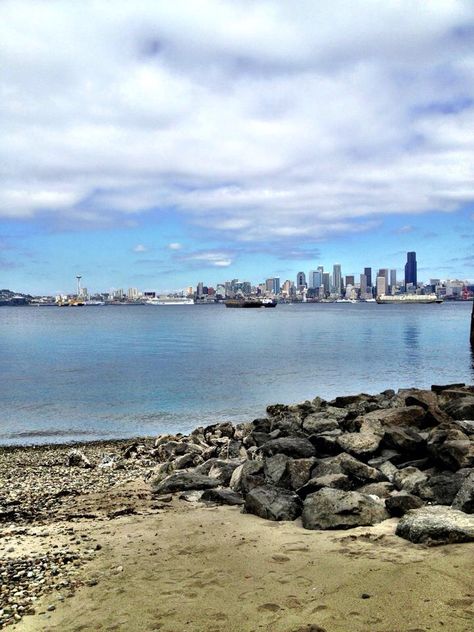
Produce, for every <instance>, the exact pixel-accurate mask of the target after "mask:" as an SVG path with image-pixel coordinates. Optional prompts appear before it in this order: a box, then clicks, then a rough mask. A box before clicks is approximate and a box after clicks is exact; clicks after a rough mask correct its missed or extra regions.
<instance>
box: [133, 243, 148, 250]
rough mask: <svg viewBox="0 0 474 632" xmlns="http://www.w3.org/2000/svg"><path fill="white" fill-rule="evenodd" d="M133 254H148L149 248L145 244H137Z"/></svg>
mask: <svg viewBox="0 0 474 632" xmlns="http://www.w3.org/2000/svg"><path fill="white" fill-rule="evenodd" d="M133 252H148V248H147V247H146V246H144V245H143V244H137V245H136V246H134V247H133Z"/></svg>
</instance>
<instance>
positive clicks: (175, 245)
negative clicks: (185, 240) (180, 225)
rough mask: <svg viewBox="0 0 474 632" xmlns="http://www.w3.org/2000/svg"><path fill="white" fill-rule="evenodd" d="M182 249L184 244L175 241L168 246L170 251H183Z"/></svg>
mask: <svg viewBox="0 0 474 632" xmlns="http://www.w3.org/2000/svg"><path fill="white" fill-rule="evenodd" d="M182 247H183V244H180V243H179V242H178V241H173V242H171V243H170V244H168V248H169V249H170V250H181V248H182Z"/></svg>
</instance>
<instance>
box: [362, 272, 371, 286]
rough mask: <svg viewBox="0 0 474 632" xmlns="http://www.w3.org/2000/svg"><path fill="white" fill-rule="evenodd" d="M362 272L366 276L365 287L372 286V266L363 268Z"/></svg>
mask: <svg viewBox="0 0 474 632" xmlns="http://www.w3.org/2000/svg"><path fill="white" fill-rule="evenodd" d="M364 274H365V276H366V277H367V287H372V268H364Z"/></svg>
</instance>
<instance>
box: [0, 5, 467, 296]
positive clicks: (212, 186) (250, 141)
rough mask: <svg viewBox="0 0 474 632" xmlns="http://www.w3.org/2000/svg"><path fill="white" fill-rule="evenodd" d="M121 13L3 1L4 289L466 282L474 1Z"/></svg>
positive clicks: (149, 8)
mask: <svg viewBox="0 0 474 632" xmlns="http://www.w3.org/2000/svg"><path fill="white" fill-rule="evenodd" d="M114 6H115V7H119V8H117V10H114V11H113V12H112V11H111V10H110V7H109V5H108V4H107V3H104V2H102V3H101V2H89V1H88V0H85V1H84V2H82V3H80V5H77V6H76V5H75V4H74V3H66V2H63V3H59V2H50V1H48V0H46V1H45V2H42V3H37V2H34V0H16V1H15V2H13V1H9V0H6V1H5V2H2V3H1V4H0V37H1V40H2V49H3V51H2V52H3V54H4V59H5V62H4V65H3V69H4V72H2V75H1V77H0V89H1V91H2V95H3V98H2V100H1V101H0V111H1V115H2V121H3V122H4V126H3V127H4V130H3V133H2V144H1V145H0V158H1V160H0V164H1V165H2V167H1V174H2V178H1V183H2V184H1V186H0V285H1V286H5V287H14V288H18V289H24V290H25V291H27V292H30V293H40V292H48V293H51V294H54V293H57V292H58V293H59V292H67V291H70V290H71V289H72V288H71V279H74V278H75V276H76V274H82V275H83V276H84V277H85V278H88V279H94V281H93V284H91V283H89V285H91V287H92V288H93V289H97V290H98V289H101V288H105V287H109V286H110V285H112V284H113V285H114V286H116V287H120V286H126V285H132V286H141V287H150V286H152V287H153V286H157V284H159V289H161V290H163V291H166V290H170V289H174V288H180V287H186V286H187V285H188V284H193V285H195V284H196V283H197V282H199V280H201V279H202V278H217V279H218V278H219V277H220V275H221V273H222V276H225V277H227V278H237V277H238V278H254V277H255V276H257V275H256V274H255V271H256V270H258V271H259V275H260V274H261V275H262V276H263V277H270V276H279V277H280V278H282V279H285V278H293V277H294V273H295V271H298V269H303V270H305V271H309V270H310V269H312V268H313V266H314V265H315V262H318V261H319V262H324V264H325V265H326V266H330V265H332V262H334V261H337V262H339V263H340V264H341V266H342V270H343V271H346V272H347V273H348V274H354V275H357V274H358V273H359V268H360V267H361V265H362V266H363V265H372V266H373V267H376V266H378V265H383V266H385V267H387V268H389V269H392V268H397V273H398V275H399V276H401V274H402V271H403V268H402V267H400V266H403V264H401V263H399V261H400V256H401V255H400V253H404V252H407V251H416V252H417V253H418V257H419V260H420V261H422V262H423V264H422V265H420V269H419V273H420V278H426V279H428V278H430V277H441V278H461V279H466V280H468V281H470V282H472V281H473V280H474V255H473V252H474V188H473V183H472V165H473V164H474V45H473V40H472V29H473V28H474V4H473V3H469V2H464V1H463V0H457V1H456V0H453V2H449V3H443V2H433V3H422V5H421V6H420V5H419V4H418V3H413V2H410V1H409V0H401V1H400V2H397V3H395V4H393V3H387V4H385V3H380V6H378V7H377V11H376V12H375V13H374V11H373V3H372V2H370V1H368V0H367V1H366V0H361V1H360V2H358V3H357V6H356V7H355V6H354V3H348V2H347V1H343V0H334V1H332V2H318V3H315V2H311V1H309V0H303V1H302V2H299V3H298V4H297V6H295V5H294V4H288V3H282V2H277V1H276V0H275V1H273V0H266V1H265V2H262V3H249V2H247V1H246V0H236V1H235V2H232V3H227V2H222V1H220V0H206V1H205V2H203V3H202V4H201V3H200V4H199V7H197V5H196V6H195V5H192V6H190V5H189V3H186V2H184V1H183V0H176V2H173V3H169V2H160V1H157V2H152V1H151V0H150V1H148V0H139V1H138V3H135V4H134V5H133V6H132V5H130V3H127V2H125V1H124V0H117V1H116V2H115V3H114ZM91 24H93V25H94V28H93V29H91V28H90V25H91Z"/></svg>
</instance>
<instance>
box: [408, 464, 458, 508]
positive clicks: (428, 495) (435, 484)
mask: <svg viewBox="0 0 474 632" xmlns="http://www.w3.org/2000/svg"><path fill="white" fill-rule="evenodd" d="M464 479H465V473H463V472H462V470H460V471H458V472H450V471H445V472H437V473H435V474H433V475H432V476H430V477H429V479H428V480H427V481H426V482H425V483H422V484H420V485H418V486H417V489H416V491H417V494H418V496H420V498H423V499H424V500H427V501H429V502H431V503H433V504H435V505H450V504H451V503H452V502H453V501H454V498H455V497H456V494H457V493H458V492H459V490H460V489H461V486H462V484H463V482H464ZM458 509H460V507H458Z"/></svg>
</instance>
